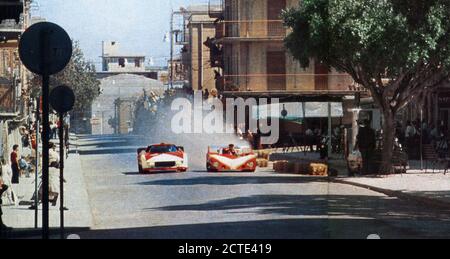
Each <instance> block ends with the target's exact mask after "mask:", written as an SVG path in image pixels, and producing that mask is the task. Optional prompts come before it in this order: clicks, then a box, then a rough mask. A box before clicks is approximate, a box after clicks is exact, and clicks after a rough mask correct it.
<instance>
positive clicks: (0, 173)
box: [0, 158, 19, 205]
mask: <svg viewBox="0 0 450 259" xmlns="http://www.w3.org/2000/svg"><path fill="white" fill-rule="evenodd" d="M0 177H1V178H2V180H3V184H5V185H7V186H8V189H7V190H6V191H5V192H4V194H5V196H6V198H7V199H8V203H7V205H17V204H18V202H19V201H18V198H17V196H16V194H15V192H14V191H13V189H12V187H11V186H12V183H11V179H12V171H11V166H10V165H9V164H8V163H7V162H6V160H5V159H4V158H2V159H1V167H0ZM0 198H1V195H0Z"/></svg>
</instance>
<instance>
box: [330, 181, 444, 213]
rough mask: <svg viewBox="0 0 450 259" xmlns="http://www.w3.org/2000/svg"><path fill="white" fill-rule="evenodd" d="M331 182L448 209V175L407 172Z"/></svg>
mask: <svg viewBox="0 0 450 259" xmlns="http://www.w3.org/2000/svg"><path fill="white" fill-rule="evenodd" d="M332 181H333V182H337V183H343V184H350V185H354V186H357V187H362V188H366V189H370V190H373V191H376V192H380V193H384V194H386V195H388V196H393V197H398V198H402V199H407V200H411V201H414V202H417V203H420V204H423V205H426V206H432V207H435V208H437V209H444V210H450V175H444V174H443V173H435V174H424V173H407V174H402V175H389V176H383V177H381V176H378V177H376V176H373V177H355V178H345V177H340V178H335V179H333V180H332Z"/></svg>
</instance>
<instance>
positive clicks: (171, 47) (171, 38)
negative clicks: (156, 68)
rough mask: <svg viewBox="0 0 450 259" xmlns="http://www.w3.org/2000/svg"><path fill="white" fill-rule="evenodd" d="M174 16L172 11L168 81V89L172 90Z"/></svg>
mask: <svg viewBox="0 0 450 259" xmlns="http://www.w3.org/2000/svg"><path fill="white" fill-rule="evenodd" d="M174 15H175V13H174V11H173V10H172V13H171V14H170V33H169V34H170V64H169V66H170V80H169V88H170V89H172V88H173V72H174V70H173V52H174V47H173V43H174V42H173V16H174Z"/></svg>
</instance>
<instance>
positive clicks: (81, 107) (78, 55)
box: [32, 42, 100, 113]
mask: <svg viewBox="0 0 450 259" xmlns="http://www.w3.org/2000/svg"><path fill="white" fill-rule="evenodd" d="M62 84H65V85H67V86H69V87H70V88H72V90H73V91H74V93H75V96H76V101H75V106H74V112H76V113H84V112H85V111H87V110H89V109H90V107H91V105H92V102H93V101H94V100H95V98H97V97H98V96H99V95H100V81H99V80H97V78H96V71H95V66H94V64H92V63H91V62H88V61H86V59H85V57H84V54H83V52H82V50H81V49H80V47H79V44H78V42H74V44H73V53H72V58H71V60H70V62H69V64H68V65H67V66H66V68H65V69H64V70H63V71H61V72H60V73H58V74H56V75H54V76H51V77H50V88H51V89H53V88H54V87H56V86H59V85H62ZM32 87H33V88H32V90H33V91H32V96H34V97H37V96H38V95H39V94H40V87H41V77H40V76H35V77H34V78H33V80H32Z"/></svg>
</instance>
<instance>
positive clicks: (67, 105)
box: [50, 85, 75, 113]
mask: <svg viewBox="0 0 450 259" xmlns="http://www.w3.org/2000/svg"><path fill="white" fill-rule="evenodd" d="M50 104H51V105H52V107H53V109H54V110H55V111H57V112H58V113H66V112H68V111H71V110H72V109H73V106H74V105H75V94H74V93H73V90H72V89H70V87H68V86H66V85H61V86H58V87H56V88H55V89H53V90H52V91H51V92H50Z"/></svg>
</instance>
